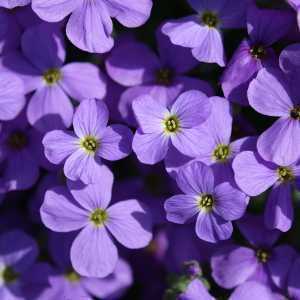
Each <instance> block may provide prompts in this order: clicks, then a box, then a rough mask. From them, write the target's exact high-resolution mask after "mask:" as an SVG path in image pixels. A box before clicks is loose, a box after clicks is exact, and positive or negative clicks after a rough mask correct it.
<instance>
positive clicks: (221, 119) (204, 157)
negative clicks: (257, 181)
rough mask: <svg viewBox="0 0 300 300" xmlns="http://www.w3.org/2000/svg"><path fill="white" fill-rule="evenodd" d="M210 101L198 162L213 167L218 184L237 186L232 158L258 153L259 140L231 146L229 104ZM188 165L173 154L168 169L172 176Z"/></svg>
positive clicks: (240, 141)
mask: <svg viewBox="0 0 300 300" xmlns="http://www.w3.org/2000/svg"><path fill="white" fill-rule="evenodd" d="M209 101H210V102H211V104H212V105H211V106H212V110H211V113H210V115H209V117H208V118H207V120H206V121H205V122H204V123H202V124H201V125H200V126H199V133H198V137H197V138H198V139H199V140H200V141H201V143H200V145H199V146H198V152H197V155H196V156H195V160H199V161H202V162H203V163H205V164H206V165H208V166H211V168H212V169H213V171H214V176H215V183H222V182H224V181H229V182H231V183H232V182H234V180H233V172H232V167H231V164H232V160H233V158H234V157H235V156H236V155H237V154H238V153H240V152H241V151H244V150H252V149H255V147H256V137H243V138H241V139H238V140H236V141H233V142H231V135H232V113H231V106H230V102H229V101H228V100H226V99H224V98H221V97H211V98H209ZM180 156H181V157H180ZM189 160H190V159H189ZM187 161H188V158H187V157H183V156H182V155H180V154H179V153H177V154H176V153H172V155H169V156H168V157H167V159H166V161H165V165H166V168H167V170H168V171H169V172H175V173H177V172H178V170H179V169H180V167H182V166H183V165H184V164H185V163H187ZM174 166H176V168H175V167H174Z"/></svg>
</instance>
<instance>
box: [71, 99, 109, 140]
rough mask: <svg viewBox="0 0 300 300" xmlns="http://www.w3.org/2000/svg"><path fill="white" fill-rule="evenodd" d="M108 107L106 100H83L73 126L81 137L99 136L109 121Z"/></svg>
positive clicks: (75, 115)
mask: <svg viewBox="0 0 300 300" xmlns="http://www.w3.org/2000/svg"><path fill="white" fill-rule="evenodd" d="M108 115H109V112H108V108H107V106H106V104H105V103H104V101H96V100H94V99H91V100H84V101H82V102H81V103H80V104H79V106H78V108H77V110H76V112H75V114H74V118H73V127H74V131H75V133H76V135H77V136H78V137H80V138H84V137H86V136H93V137H96V138H99V137H100V136H101V134H102V133H103V131H104V129H105V127H106V125H107V122H108Z"/></svg>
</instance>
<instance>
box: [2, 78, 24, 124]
mask: <svg viewBox="0 0 300 300" xmlns="http://www.w3.org/2000/svg"><path fill="white" fill-rule="evenodd" d="M25 103H26V99H25V96H24V86H23V82H22V81H21V80H20V79H19V78H18V77H17V76H16V75H13V74H9V73H2V76H1V78H0V121H8V120H12V119H14V118H15V117H16V116H17V115H18V114H19V113H20V112H21V110H22V109H23V108H24V106H25Z"/></svg>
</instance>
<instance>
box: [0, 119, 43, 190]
mask: <svg viewBox="0 0 300 300" xmlns="http://www.w3.org/2000/svg"><path fill="white" fill-rule="evenodd" d="M41 140H42V137H41V135H40V134H39V133H38V132H37V131H36V130H34V128H30V127H29V125H28V123H27V121H26V119H25V117H24V115H23V114H21V115H20V116H19V117H18V118H17V119H15V120H13V121H10V122H6V123H4V124H3V126H2V129H1V132H0V162H3V163H4V167H3V180H4V181H5V185H6V186H7V189H8V190H25V189H28V188H30V187H32V186H33V185H34V184H35V183H36V181H37V180H38V177H39V166H40V165H41V160H42V154H43V149H42V147H41Z"/></svg>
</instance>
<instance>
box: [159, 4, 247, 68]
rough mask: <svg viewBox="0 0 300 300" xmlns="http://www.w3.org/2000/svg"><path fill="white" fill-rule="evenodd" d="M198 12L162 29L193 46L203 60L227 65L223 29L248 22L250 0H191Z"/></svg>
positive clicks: (176, 40)
mask: <svg viewBox="0 0 300 300" xmlns="http://www.w3.org/2000/svg"><path fill="white" fill-rule="evenodd" d="M188 2H189V4H190V5H191V7H192V8H193V9H194V10H195V11H196V12H197V14H194V15H191V16H188V17H184V18H182V19H179V20H174V21H169V22H167V23H166V24H165V25H164V26H163V27H162V32H163V33H165V34H166V35H167V36H169V38H170V40H171V42H172V43H173V44H175V45H179V46H183V47H187V48H191V49H192V54H193V56H194V57H195V58H197V59H198V60H199V61H201V62H207V63H217V64H218V65H220V66H221V67H224V66H225V54H224V48H223V41H222V34H221V31H220V29H223V28H224V29H227V28H241V27H243V26H244V25H245V12H246V9H247V2H248V0H241V1H235V0H228V1H224V0H211V1H201V0H188Z"/></svg>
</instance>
